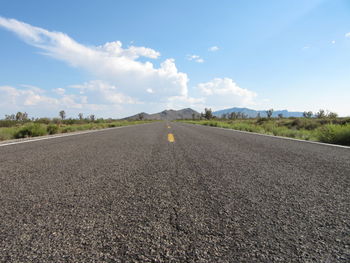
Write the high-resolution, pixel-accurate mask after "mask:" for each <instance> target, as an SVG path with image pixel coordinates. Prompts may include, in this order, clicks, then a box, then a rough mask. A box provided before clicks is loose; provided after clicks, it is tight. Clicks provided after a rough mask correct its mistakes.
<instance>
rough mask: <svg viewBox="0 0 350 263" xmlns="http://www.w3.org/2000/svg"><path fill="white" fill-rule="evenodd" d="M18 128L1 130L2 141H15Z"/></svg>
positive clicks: (0, 137) (0, 139)
mask: <svg viewBox="0 0 350 263" xmlns="http://www.w3.org/2000/svg"><path fill="white" fill-rule="evenodd" d="M15 131H16V128H14V127H11V128H7V127H6V128H0V141H4V140H10V139H14V134H15Z"/></svg>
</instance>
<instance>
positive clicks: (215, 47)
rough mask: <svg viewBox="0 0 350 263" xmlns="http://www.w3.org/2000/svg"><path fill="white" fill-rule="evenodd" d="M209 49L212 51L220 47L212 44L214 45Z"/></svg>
mask: <svg viewBox="0 0 350 263" xmlns="http://www.w3.org/2000/svg"><path fill="white" fill-rule="evenodd" d="M208 50H209V51H211V52H215V51H218V50H219V47H218V46H212V47H210V48H208Z"/></svg>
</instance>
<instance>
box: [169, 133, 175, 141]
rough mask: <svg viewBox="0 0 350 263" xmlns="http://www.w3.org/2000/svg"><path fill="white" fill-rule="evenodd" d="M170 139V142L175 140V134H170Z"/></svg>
mask: <svg viewBox="0 0 350 263" xmlns="http://www.w3.org/2000/svg"><path fill="white" fill-rule="evenodd" d="M168 141H169V142H175V138H174V134H172V133H169V134H168Z"/></svg>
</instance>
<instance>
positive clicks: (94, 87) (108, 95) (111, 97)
mask: <svg viewBox="0 0 350 263" xmlns="http://www.w3.org/2000/svg"><path fill="white" fill-rule="evenodd" d="M70 88H73V89H78V90H79V94H80V95H81V96H82V97H84V98H85V99H86V102H87V98H89V103H93V104H136V103H138V101H137V100H136V99H133V98H131V97H129V96H127V95H124V94H122V93H120V92H119V89H118V88H117V87H116V86H114V85H111V84H109V83H106V82H104V81H101V80H93V81H89V82H86V83H84V84H80V85H72V86H70Z"/></svg>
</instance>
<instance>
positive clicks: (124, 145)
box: [0, 122, 350, 262]
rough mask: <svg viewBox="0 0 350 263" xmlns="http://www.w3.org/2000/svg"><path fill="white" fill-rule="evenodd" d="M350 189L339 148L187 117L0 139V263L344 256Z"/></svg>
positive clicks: (349, 248)
mask: <svg viewBox="0 0 350 263" xmlns="http://www.w3.org/2000/svg"><path fill="white" fill-rule="evenodd" d="M169 134H171V135H169ZM171 137H172V138H171ZM349 185H350V149H349V148H348V149H347V148H339V147H332V146H326V145H318V144H311V143H306V142H298V141H290V140H283V139H278V138H272V137H265V136H259V135H254V134H244V133H239V132H235V131H230V130H224V129H218V128H211V127H204V126H195V125H190V124H181V123H166V122H159V123H152V124H144V125H135V126H130V127H124V128H121V129H112V130H104V131H100V132H95V133H89V134H83V135H76V136H67V137H62V138H55V139H50V140H43V141H35V142H29V143H23V144H16V145H8V146H3V147H0V211H1V213H0V262H349V260H350V222H349V221H350V220H349V218H350V213H349V211H350V189H349Z"/></svg>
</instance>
